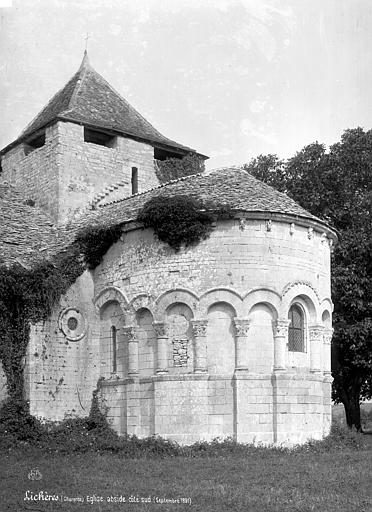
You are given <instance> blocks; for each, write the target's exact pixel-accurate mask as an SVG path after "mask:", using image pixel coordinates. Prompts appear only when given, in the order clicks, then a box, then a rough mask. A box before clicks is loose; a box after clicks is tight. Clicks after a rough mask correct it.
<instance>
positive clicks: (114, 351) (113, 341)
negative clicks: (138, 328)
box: [111, 325, 117, 373]
mask: <svg viewBox="0 0 372 512" xmlns="http://www.w3.org/2000/svg"><path fill="white" fill-rule="evenodd" d="M116 334H117V329H116V327H115V326H114V325H112V326H111V350H112V371H113V372H114V373H116V371H117V361H116V356H117V342H116V341H117V336H116Z"/></svg>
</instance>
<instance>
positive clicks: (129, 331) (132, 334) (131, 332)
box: [123, 325, 138, 343]
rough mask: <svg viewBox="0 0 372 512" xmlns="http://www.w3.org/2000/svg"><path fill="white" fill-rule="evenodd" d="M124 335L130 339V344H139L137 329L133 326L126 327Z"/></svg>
mask: <svg viewBox="0 0 372 512" xmlns="http://www.w3.org/2000/svg"><path fill="white" fill-rule="evenodd" d="M123 334H124V336H125V337H126V338H127V339H128V342H131V343H138V339H137V332H136V328H135V327H134V326H133V325H126V326H124V327H123Z"/></svg>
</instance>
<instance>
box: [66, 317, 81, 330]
mask: <svg viewBox="0 0 372 512" xmlns="http://www.w3.org/2000/svg"><path fill="white" fill-rule="evenodd" d="M77 326H78V321H77V318H75V317H74V316H72V317H71V318H69V319H68V320H67V327H68V328H69V329H70V331H76V328H77Z"/></svg>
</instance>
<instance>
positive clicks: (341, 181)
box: [245, 128, 372, 430]
mask: <svg viewBox="0 0 372 512" xmlns="http://www.w3.org/2000/svg"><path fill="white" fill-rule="evenodd" d="M245 169H246V170H247V171H248V172H250V173H252V174H253V175H254V176H256V177H257V178H259V179H261V180H263V181H265V182H266V183H268V184H269V185H272V186H274V187H276V188H277V189H278V190H280V191H282V192H286V193H287V194H288V195H289V196H290V197H292V198H293V199H294V200H295V201H297V202H298V203H299V204H301V205H302V206H303V207H304V208H306V209H307V210H308V211H309V212H311V213H313V214H314V215H316V216H318V217H320V218H322V219H324V220H326V221H327V222H329V223H330V224H331V225H332V226H333V227H335V228H336V229H337V230H338V231H339V233H340V240H339V243H338V244H337V246H336V247H335V249H334V252H333V255H332V296H333V301H334V304H335V310H334V318H333V320H334V328H335V331H334V336H333V340H332V374H333V377H334V382H333V399H334V400H335V402H336V403H340V402H342V403H343V404H344V407H345V413H346V420H347V424H348V426H349V427H355V428H356V429H357V430H361V422H360V400H361V399H363V398H371V396H372V130H369V131H364V130H363V129H362V128H355V129H349V130H345V132H344V133H343V135H342V137H341V141H340V142H337V143H336V144H334V145H332V146H331V147H330V148H329V151H327V150H326V147H325V146H324V145H323V144H319V143H318V142H315V143H314V144H310V145H308V146H306V147H305V148H303V149H302V150H301V151H300V152H298V153H297V154H296V155H295V156H294V157H293V158H290V159H289V160H287V161H284V160H280V159H279V158H278V157H277V156H275V155H266V156H265V155H260V156H259V157H257V158H255V159H253V160H251V162H249V163H248V164H247V165H246V166H245Z"/></svg>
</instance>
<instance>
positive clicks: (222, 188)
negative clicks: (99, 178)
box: [77, 167, 327, 227]
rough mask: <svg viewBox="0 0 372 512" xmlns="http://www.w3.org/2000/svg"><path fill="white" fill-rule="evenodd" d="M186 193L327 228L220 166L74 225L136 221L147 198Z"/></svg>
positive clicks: (285, 200)
mask: <svg viewBox="0 0 372 512" xmlns="http://www.w3.org/2000/svg"><path fill="white" fill-rule="evenodd" d="M179 194H180V195H188V196H189V197H194V198H197V199H201V200H203V201H210V202H212V203H213V204H214V205H216V207H219V206H222V205H226V206H229V207H230V208H231V209H232V210H235V211H242V212H247V213H265V214H284V215H290V216H292V217H293V216H294V217H298V218H302V219H308V220H311V221H314V222H317V223H320V224H322V225H323V226H325V227H327V225H326V223H325V222H324V221H322V220H321V219H318V218H317V217H315V216H314V215H312V214H311V213H309V212H307V211H306V210H305V209H304V208H302V207H301V206H299V205H298V204H297V203H296V202H295V201H293V199H291V198H290V197H288V196H287V195H286V194H283V193H281V192H278V191H277V190H275V189H274V188H272V187H270V186H269V185H266V184H265V183H263V182H262V181H260V180H258V179H256V178H254V177H253V176H252V175H251V174H249V173H248V172H247V171H245V170H243V169H241V168H239V167H230V168H221V169H216V170H213V171H211V172H209V173H202V174H195V175H193V176H186V177H184V178H180V179H178V180H174V181H171V182H169V183H166V184H164V185H161V186H160V187H157V188H154V189H151V190H149V191H147V192H143V193H140V194H137V195H134V196H130V197H127V198H123V199H121V200H117V201H114V202H112V203H109V204H104V205H102V206H100V207H98V208H97V209H96V210H94V211H91V212H90V213H88V214H87V215H86V216H85V217H83V218H81V219H80V220H78V221H77V223H78V224H77V225H80V226H86V225H89V224H98V225H102V226H109V225H114V224H118V223H126V222H130V221H133V220H136V218H137V214H138V212H139V210H140V209H141V208H142V206H143V205H144V204H145V203H146V202H147V201H148V200H149V199H151V198H153V197H158V196H164V197H170V196H174V195H179Z"/></svg>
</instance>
